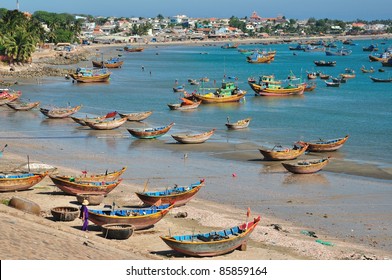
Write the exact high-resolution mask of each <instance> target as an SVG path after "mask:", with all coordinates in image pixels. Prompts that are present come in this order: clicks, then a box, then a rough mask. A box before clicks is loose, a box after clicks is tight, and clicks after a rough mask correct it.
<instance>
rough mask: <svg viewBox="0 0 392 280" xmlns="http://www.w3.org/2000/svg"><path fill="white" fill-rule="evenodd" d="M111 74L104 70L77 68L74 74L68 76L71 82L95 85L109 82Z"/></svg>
mask: <svg viewBox="0 0 392 280" xmlns="http://www.w3.org/2000/svg"><path fill="white" fill-rule="evenodd" d="M111 74H112V73H111V72H109V71H107V69H106V68H101V69H89V68H78V69H76V72H75V73H71V74H69V75H70V76H71V78H72V79H73V81H77V82H80V83H95V82H107V81H109V78H110V75H111Z"/></svg>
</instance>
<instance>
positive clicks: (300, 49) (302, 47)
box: [289, 43, 306, 51]
mask: <svg viewBox="0 0 392 280" xmlns="http://www.w3.org/2000/svg"><path fill="white" fill-rule="evenodd" d="M305 48H306V46H304V45H303V44H300V43H298V44H297V45H296V46H295V47H293V46H289V50H290V51H304V50H305Z"/></svg>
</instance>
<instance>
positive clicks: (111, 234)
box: [102, 224, 135, 240]
mask: <svg viewBox="0 0 392 280" xmlns="http://www.w3.org/2000/svg"><path fill="white" fill-rule="evenodd" d="M134 230H135V228H134V226H133V225H128V224H104V225H102V235H103V236H104V237H105V238H107V239H118V240H125V239H128V238H129V237H131V236H132V234H133V231H134Z"/></svg>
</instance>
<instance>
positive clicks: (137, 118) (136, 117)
mask: <svg viewBox="0 0 392 280" xmlns="http://www.w3.org/2000/svg"><path fill="white" fill-rule="evenodd" d="M118 114H119V115H120V117H122V118H125V117H126V118H127V120H128V121H131V122H141V121H142V120H145V119H147V118H148V117H149V116H151V114H152V111H145V112H135V113H118Z"/></svg>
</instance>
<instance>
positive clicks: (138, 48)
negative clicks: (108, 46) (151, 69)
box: [124, 46, 144, 52]
mask: <svg viewBox="0 0 392 280" xmlns="http://www.w3.org/2000/svg"><path fill="white" fill-rule="evenodd" d="M124 51H127V52H142V51H144V48H143V47H132V46H125V47H124Z"/></svg>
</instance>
